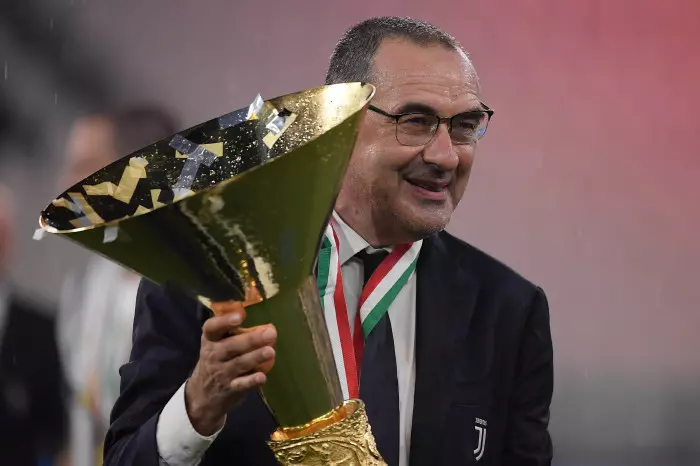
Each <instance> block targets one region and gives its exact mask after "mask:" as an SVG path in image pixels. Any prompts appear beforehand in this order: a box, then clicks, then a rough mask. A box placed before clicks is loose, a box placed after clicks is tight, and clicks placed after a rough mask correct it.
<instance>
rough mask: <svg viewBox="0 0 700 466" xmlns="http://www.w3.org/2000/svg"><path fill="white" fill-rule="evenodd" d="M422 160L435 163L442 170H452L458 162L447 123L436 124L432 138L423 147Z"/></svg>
mask: <svg viewBox="0 0 700 466" xmlns="http://www.w3.org/2000/svg"><path fill="white" fill-rule="evenodd" d="M423 161H424V162H425V163H431V164H434V165H437V166H438V167H440V168H441V169H442V170H444V171H452V170H454V169H455V168H457V165H458V164H459V157H458V156H457V153H456V152H455V147H454V144H452V138H451V137H450V132H449V130H448V128H447V123H441V124H440V126H438V128H437V130H436V132H435V135H434V136H433V139H431V140H430V142H429V143H428V144H426V145H425V148H424V149H423Z"/></svg>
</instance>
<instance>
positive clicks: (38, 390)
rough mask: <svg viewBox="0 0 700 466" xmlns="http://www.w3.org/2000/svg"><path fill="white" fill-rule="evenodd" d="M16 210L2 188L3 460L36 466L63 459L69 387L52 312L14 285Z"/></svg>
mask: <svg viewBox="0 0 700 466" xmlns="http://www.w3.org/2000/svg"><path fill="white" fill-rule="evenodd" d="M13 207H14V202H13V201H12V195H11V193H10V191H9V189H7V188H5V187H4V186H1V185H0V462H2V464H8V465H10V464H11V465H13V466H36V465H38V464H41V463H40V462H42V461H44V462H46V463H44V464H52V461H57V462H58V461H59V458H60V454H61V449H62V447H63V445H64V438H65V420H66V419H65V418H66V416H65V406H64V402H63V395H64V383H63V375H62V373H61V370H60V369H61V366H60V362H59V359H58V349H57V347H56V338H55V334H54V325H55V322H54V319H53V316H52V312H51V311H50V310H46V309H42V307H40V306H38V305H37V304H36V303H32V302H30V301H28V300H27V299H26V298H24V297H21V296H20V295H19V293H17V292H16V290H14V289H13V288H12V286H11V284H10V282H9V276H8V275H9V266H10V255H11V251H12V245H13V239H12V237H13V231H12V230H13V217H14V208H13ZM55 464H60V463H55Z"/></svg>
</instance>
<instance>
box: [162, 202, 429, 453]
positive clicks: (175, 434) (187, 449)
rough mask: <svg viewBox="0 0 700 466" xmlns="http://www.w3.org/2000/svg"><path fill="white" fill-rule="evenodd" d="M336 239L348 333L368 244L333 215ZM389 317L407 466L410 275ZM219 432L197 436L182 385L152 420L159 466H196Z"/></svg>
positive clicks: (412, 311)
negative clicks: (361, 257) (360, 254)
mask: <svg viewBox="0 0 700 466" xmlns="http://www.w3.org/2000/svg"><path fill="white" fill-rule="evenodd" d="M331 221H332V222H333V225H334V227H335V230H336V233H337V235H338V242H339V253H338V256H339V258H340V262H341V273H342V274H343V290H344V291H345V299H346V301H347V309H348V319H349V322H350V330H351V331H352V330H353V327H354V323H355V314H356V312H357V305H358V302H359V298H360V293H361V291H362V290H361V287H362V283H363V281H364V279H363V277H364V273H363V270H362V262H361V261H360V260H359V259H356V258H354V256H355V254H357V253H358V252H360V251H362V250H364V249H368V248H369V249H368V252H371V251H372V248H371V246H370V245H369V244H368V243H367V241H365V240H364V239H363V238H362V237H361V236H360V235H359V234H357V233H356V232H355V231H354V230H353V229H352V228H350V227H349V226H348V225H347V224H346V223H345V222H343V220H342V219H341V218H340V217H339V216H338V215H337V214H336V213H335V212H334V213H333V218H332V220H331ZM389 319H390V320H391V328H392V331H393V334H394V351H395V353H396V370H397V374H396V375H397V379H398V387H399V418H400V419H399V422H400V425H399V465H400V466H408V455H409V451H410V444H411V425H412V420H413V393H414V388H415V379H416V359H415V340H416V339H415V335H416V273H415V272H414V273H413V274H412V275H411V277H410V278H409V280H408V282H406V285H404V287H403V288H402V289H401V291H400V292H399V294H398V295H397V296H396V299H395V300H394V302H393V303H392V304H391V306H390V307H389ZM218 434H219V432H216V433H215V434H213V435H212V436H210V437H204V436H201V435H199V434H198V433H197V431H195V430H194V428H193V427H192V424H191V422H190V420H189V417H188V415H187V409H186V407H185V395H184V384H183V385H182V386H181V387H180V389H179V390H178V391H177V393H175V395H173V397H172V398H171V399H170V401H169V402H168V404H167V405H166V406H165V408H164V409H163V412H162V413H161V415H160V418H159V419H158V426H157V429H156V441H157V445H158V452H159V454H160V457H161V458H162V464H165V465H169V466H197V465H198V464H199V463H200V461H201V460H202V457H203V456H204V453H205V452H206V450H207V448H209V445H211V443H212V442H213V441H214V440H215V439H216V436H217V435H218Z"/></svg>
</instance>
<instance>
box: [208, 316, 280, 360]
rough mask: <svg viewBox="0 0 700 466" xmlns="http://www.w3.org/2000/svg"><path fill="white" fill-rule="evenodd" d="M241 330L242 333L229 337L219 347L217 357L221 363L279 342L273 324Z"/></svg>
mask: <svg viewBox="0 0 700 466" xmlns="http://www.w3.org/2000/svg"><path fill="white" fill-rule="evenodd" d="M239 330H240V331H242V333H240V334H238V335H234V336H232V337H228V338H226V339H225V340H223V341H221V342H220V343H219V344H218V345H217V349H216V353H217V355H216V357H217V358H218V359H219V360H220V361H228V360H231V359H233V358H235V357H237V356H240V355H242V354H245V353H250V352H251V351H253V350H256V349H258V348H262V347H263V346H272V345H274V344H275V342H276V341H277V329H276V328H275V326H274V325H272V324H269V325H261V326H259V327H253V328H249V329H239Z"/></svg>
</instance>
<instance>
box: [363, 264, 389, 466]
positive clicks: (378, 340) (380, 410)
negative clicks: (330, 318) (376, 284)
mask: <svg viewBox="0 0 700 466" xmlns="http://www.w3.org/2000/svg"><path fill="white" fill-rule="evenodd" d="M387 254H388V253H387V252H386V251H381V252H377V253H374V254H368V253H367V252H365V251H361V252H359V253H357V255H356V257H357V258H359V259H360V260H361V261H362V263H363V265H364V283H365V284H366V283H367V281H368V280H369V278H370V277H371V276H372V272H374V270H375V269H376V268H377V267H378V266H379V264H380V263H381V262H382V260H384V258H385V257H386V256H387ZM363 286H364V285H363ZM360 398H361V399H362V401H364V403H365V405H366V408H367V417H368V418H369V423H370V425H371V426H372V433H373V434H374V439H375V440H376V442H377V448H378V449H379V453H381V455H382V457H383V458H384V461H386V463H387V465H388V466H398V464H399V419H400V418H399V383H398V379H397V376H396V353H395V352H394V335H393V333H392V331H391V321H390V320H389V313H388V312H387V313H386V314H385V315H384V316H383V317H382V318H381V319H380V320H379V322H377V325H376V326H375V327H374V328H373V329H372V332H371V333H370V334H369V335H367V336H366V337H365V346H364V354H363V356H362V368H361V370H360Z"/></svg>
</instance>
